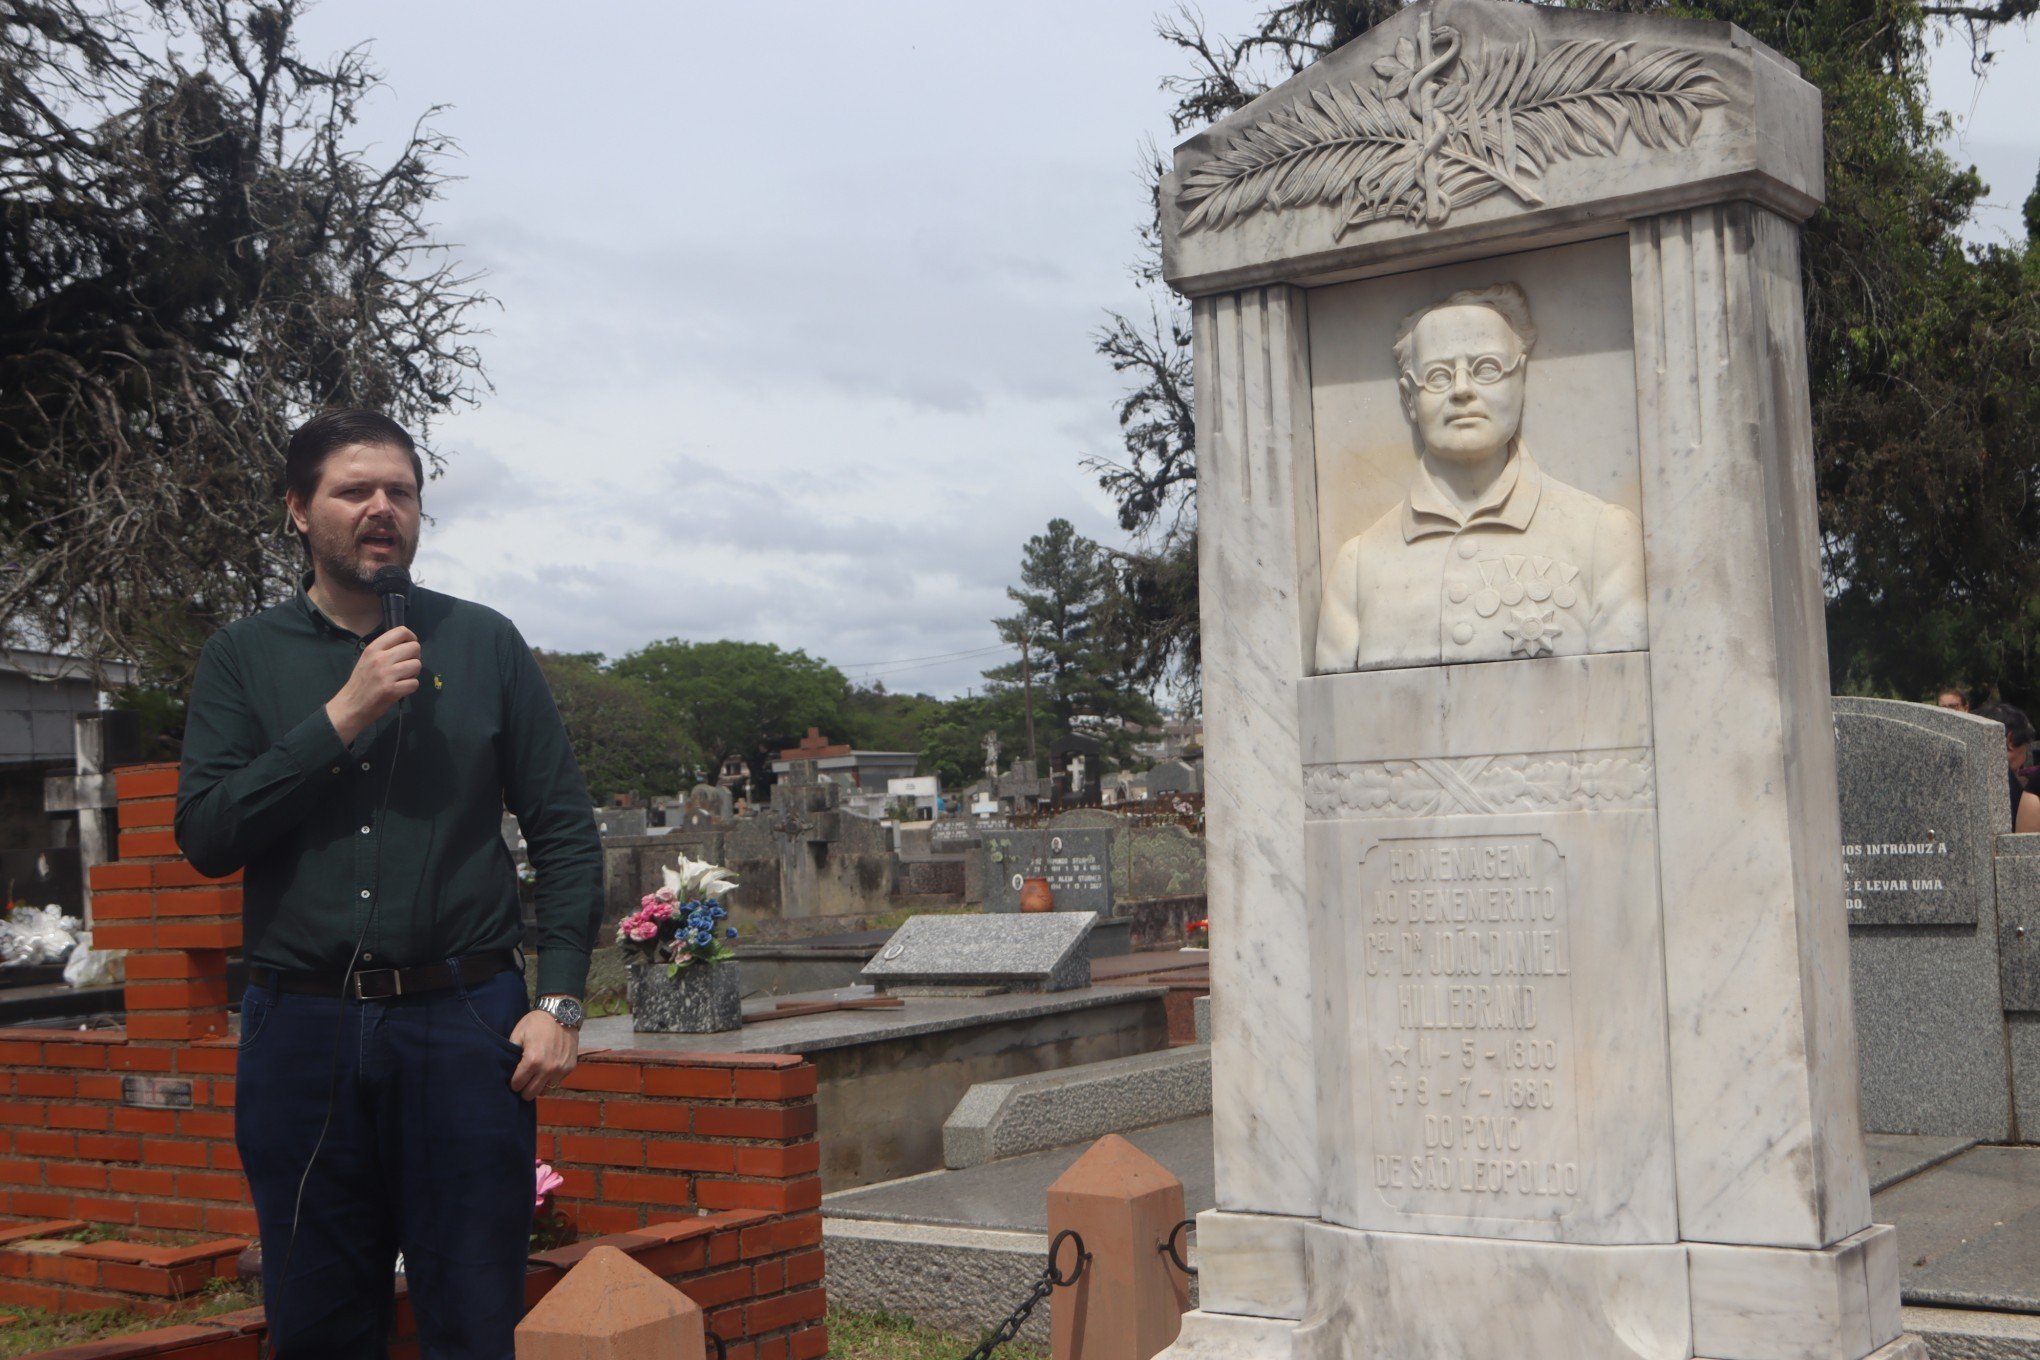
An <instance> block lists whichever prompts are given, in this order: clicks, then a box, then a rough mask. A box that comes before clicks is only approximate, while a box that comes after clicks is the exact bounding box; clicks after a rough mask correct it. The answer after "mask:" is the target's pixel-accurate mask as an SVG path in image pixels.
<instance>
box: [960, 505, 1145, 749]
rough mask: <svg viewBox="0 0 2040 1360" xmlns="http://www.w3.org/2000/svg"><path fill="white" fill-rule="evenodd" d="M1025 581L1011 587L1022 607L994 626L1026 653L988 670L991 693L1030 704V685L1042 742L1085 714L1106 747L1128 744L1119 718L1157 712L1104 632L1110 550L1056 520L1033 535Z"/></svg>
mask: <svg viewBox="0 0 2040 1360" xmlns="http://www.w3.org/2000/svg"><path fill="white" fill-rule="evenodd" d="M1020 582H1021V583H1020V584H1019V585H1017V586H1008V587H1007V588H1006V595H1007V597H1008V598H1009V599H1011V600H1012V601H1013V602H1014V603H1016V604H1018V605H1019V606H1020V612H1019V613H1017V614H1013V615H1011V616H1009V617H1007V618H1003V619H995V620H993V623H994V626H996V627H997V628H998V630H999V636H1000V637H1001V638H1003V639H1004V640H1005V641H1007V642H1009V643H1011V644H1013V645H1014V646H1023V645H1024V646H1025V647H1026V649H1027V656H1026V659H1025V661H1024V662H1022V661H1014V662H1011V663H1008V664H1007V665H1003V666H997V667H994V668H993V669H991V670H988V671H986V672H985V673H984V675H985V680H986V682H987V683H988V684H989V685H990V686H991V689H992V691H993V693H994V694H997V695H1000V696H1006V697H1018V698H1019V699H1020V701H1021V703H1022V704H1023V705H1025V704H1026V703H1027V701H1028V700H1027V695H1028V691H1029V689H1030V688H1031V690H1032V692H1033V696H1032V697H1033V704H1034V712H1035V723H1036V730H1035V741H1036V745H1037V747H1043V746H1046V745H1047V743H1048V742H1049V741H1052V740H1053V739H1054V738H1055V737H1057V736H1060V735H1062V734H1063V733H1065V732H1069V731H1072V730H1074V729H1075V728H1076V727H1078V726H1079V725H1080V720H1086V719H1088V720H1091V721H1089V722H1083V723H1082V724H1081V725H1083V726H1085V727H1086V729H1087V730H1089V731H1092V732H1093V733H1094V734H1096V735H1098V736H1100V738H1101V739H1103V740H1106V741H1107V743H1108V746H1114V747H1116V746H1124V745H1126V744H1127V743H1126V742H1124V741H1122V740H1121V739H1120V738H1121V735H1122V734H1120V733H1119V732H1118V730H1117V723H1118V722H1119V721H1120V720H1126V721H1131V722H1137V723H1144V722H1148V721H1151V720H1152V719H1153V717H1154V711H1155V710H1154V705H1153V703H1151V702H1150V701H1149V700H1148V698H1147V696H1146V695H1144V694H1142V693H1141V692H1140V691H1139V690H1138V689H1137V688H1135V686H1134V684H1133V682H1132V679H1131V677H1130V676H1129V675H1128V673H1127V667H1126V666H1125V664H1124V659H1123V658H1122V657H1121V656H1119V655H1118V654H1116V653H1115V652H1114V651H1113V650H1112V648H1111V646H1110V642H1109V639H1108V636H1107V634H1106V632H1105V628H1104V622H1105V619H1106V616H1107V611H1108V608H1109V605H1110V601H1111V595H1112V575H1111V570H1110V564H1109V562H1108V560H1107V558H1106V554H1105V552H1104V550H1103V549H1101V548H1100V547H1099V546H1098V545H1097V544H1096V543H1093V542H1092V541H1091V540H1090V539H1088V538H1085V537H1084V536H1083V535H1081V534H1079V533H1078V532H1077V531H1076V526H1074V525H1073V524H1071V523H1070V522H1069V521H1068V520H1066V519H1052V520H1050V521H1049V522H1048V528H1047V530H1046V531H1045V532H1043V533H1039V534H1036V535H1035V536H1034V537H1032V538H1030V539H1028V540H1027V546H1026V547H1025V548H1024V549H1023V550H1022V552H1021V562H1020ZM1023 717H1024V714H1023ZM1044 720H1045V721H1046V728H1047V730H1045V731H1044V730H1043V729H1042V723H1043V722H1044ZM1023 725H1024V724H1023ZM1023 749H1024V747H1023Z"/></svg>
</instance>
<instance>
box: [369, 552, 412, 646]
mask: <svg viewBox="0 0 2040 1360" xmlns="http://www.w3.org/2000/svg"><path fill="white" fill-rule="evenodd" d="M369 584H370V585H371V586H372V587H373V588H374V590H375V593H376V598H377V599H379V600H380V601H381V602H382V626H383V629H384V631H385V632H387V631H388V630H389V629H392V628H402V627H403V626H404V611H405V608H406V607H407V606H408V605H409V603H410V594H411V573H410V572H408V571H405V570H404V569H403V568H402V567H384V568H382V569H381V570H380V571H378V572H376V574H375V575H374V576H373V577H371V578H370V579H369Z"/></svg>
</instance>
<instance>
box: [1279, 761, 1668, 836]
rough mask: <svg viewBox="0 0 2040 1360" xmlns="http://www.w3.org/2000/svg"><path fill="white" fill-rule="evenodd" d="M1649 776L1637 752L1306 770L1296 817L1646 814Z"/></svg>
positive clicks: (1651, 790)
mask: <svg viewBox="0 0 2040 1360" xmlns="http://www.w3.org/2000/svg"><path fill="white" fill-rule="evenodd" d="M1654 774H1655V772H1654V770H1653V762H1652V760H1651V753H1650V752H1649V751H1648V750H1644V749H1635V750H1620V751H1549V752H1543V753H1540V754H1536V755H1499V756H1472V757H1465V758H1460V759H1433V760H1381V761H1361V762H1354V763H1351V764H1342V765H1313V766H1310V767H1308V768H1306V769H1305V770H1304V772H1303V800H1304V814H1305V816H1307V817H1309V818H1310V819H1311V820H1313V821H1349V820H1369V819H1373V818H1377V817H1442V816H1449V815H1453V814H1456V813H1475V814H1493V813H1502V812H1579V811H1587V810H1591V809H1598V808H1644V809H1648V808H1651V807H1654V806H1655V805H1656V798H1657V789H1656V779H1655V777H1654Z"/></svg>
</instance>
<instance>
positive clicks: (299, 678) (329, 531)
mask: <svg viewBox="0 0 2040 1360" xmlns="http://www.w3.org/2000/svg"><path fill="white" fill-rule="evenodd" d="M421 473H422V467H421V465H420V462H419V460H418V456H417V453H416V451H415V448H414V447H413V445H412V442H411V439H410V436H409V435H408V434H406V433H405V432H404V431H403V429H402V428H401V427H400V426H398V425H396V424H395V423H394V422H393V421H390V420H388V419H387V418H385V417H383V416H380V415H376V414H374V413H372V412H362V411H342V412H331V413H328V414H326V415H323V416H319V417H317V418H315V419H314V420H312V421H311V422H309V423H307V425H306V426H305V427H304V428H303V429H301V430H300V431H298V433H297V434H296V435H295V436H294V437H293V439H292V441H291V447H290V451H289V454H288V457H287V460H286V473H285V479H286V483H287V485H288V491H287V494H286V501H287V503H288V505H289V508H290V513H291V516H292V519H293V521H294V523H295V525H296V527H297V530H298V532H299V534H300V535H301V536H302V537H303V538H304V540H305V542H306V546H307V549H308V551H309V553H310V556H311V559H312V570H311V572H310V573H309V574H308V575H307V576H306V578H305V580H304V583H303V585H302V588H301V589H300V590H299V591H298V593H297V595H296V596H295V598H293V599H291V600H290V601H288V602H286V603H284V604H280V605H278V606H276V607H275V608H272V609H269V610H267V611H265V612H263V613H261V614H258V615H256V616H254V617H253V618H248V619H243V620H241V621H240V622H238V623H234V624H230V625H229V626H228V627H226V628H224V629H222V630H221V631H220V632H219V633H218V634H216V635H215V636H214V637H213V638H212V639H211V640H210V641H208V642H207V644H206V646H205V650H204V652H203V653H202V655H201V657H200V660H199V666H198V673H197V676H196V679H195V680H194V682H193V686H192V693H191V702H190V706H189V710H188V716H187V719H186V728H185V742H184V762H183V773H182V777H181V781H180V785H179V789H178V800H177V819H176V824H177V837H178V843H179V845H180V846H181V847H182V848H183V850H184V853H185V855H186V856H187V857H188V858H189V859H190V860H191V862H192V863H193V864H194V865H195V866H197V867H198V868H199V869H200V870H201V871H202V872H205V873H209V874H215V875H218V874H226V873H230V872H232V871H233V870H235V869H241V870H244V871H245V874H244V882H243V913H244V920H245V926H246V929H245V948H246V950H247V956H248V961H249V964H250V970H249V977H250V986H249V988H248V991H247V994H246V996H245V998H244V1000H243V1007H242V1033H241V1056H240V1070H239V1074H238V1076H239V1081H238V1087H237V1099H236V1105H237V1110H236V1140H237V1143H238V1144H239V1148H240V1152H241V1157H242V1161H243V1164H244V1166H245V1167H246V1169H247V1173H248V1179H249V1184H250V1187H251V1190H252V1191H253V1195H254V1199H255V1208H256V1214H257V1217H258V1219H259V1220H260V1223H261V1229H262V1239H263V1248H264V1250H263V1276H264V1280H263V1284H264V1293H265V1300H266V1302H267V1306H268V1309H269V1320H270V1327H271V1335H272V1337H274V1338H275V1339H276V1341H277V1342H278V1346H279V1353H280V1354H282V1355H284V1356H286V1357H291V1358H292V1360H295V1357H298V1356H326V1355H332V1356H348V1357H352V1356H379V1355H382V1354H383V1353H384V1347H385V1345H386V1341H385V1338H386V1337H387V1335H388V1330H389V1326H388V1324H389V1316H390V1312H389V1310H390V1306H391V1292H392V1291H391V1285H392V1277H391V1268H392V1265H393V1263H394V1259H395V1257H396V1255H397V1253H398V1252H399V1251H400V1250H401V1251H402V1252H403V1253H404V1257H405V1262H406V1271H407V1275H408V1277H409V1280H410V1282H411V1287H412V1298H413V1301H414V1306H415V1311H416V1313H417V1318H418V1325H419V1332H420V1338H421V1342H422V1343H423V1351H424V1354H425V1355H427V1356H430V1357H442V1356H446V1357H451V1356H460V1357H470V1356H472V1357H476V1358H477V1360H484V1358H486V1360H510V1357H511V1354H512V1334H513V1330H514V1328H515V1326H516V1323H517V1321H518V1319H519V1317H520V1316H521V1313H522V1303H523V1277H524V1258H525V1253H526V1249H527V1242H528V1236H529V1232H530V1222H531V1195H532V1189H533V1182H532V1166H533V1160H534V1159H533V1151H534V1149H535V1143H536V1122H535V1118H534V1114H533V1105H532V1103H531V1102H532V1101H534V1100H535V1099H536V1098H537V1096H538V1095H539V1094H540V1093H542V1092H543V1091H545V1090H547V1089H549V1088H551V1087H552V1086H554V1085H556V1084H557V1083H558V1082H559V1081H560V1080H561V1079H563V1078H564V1077H565V1076H566V1074H567V1073H568V1072H570V1071H571V1070H572V1069H573V1066H574V1058H575V1051H576V1033H577V1030H578V1027H579V1024H580V1005H579V997H580V994H581V990H582V987H583V984H584V982H585V980H586V977H587V971H588V954H589V950H590V949H591V947H592V946H593V944H594V939H595V933H596V929H597V926H598V924H599V920H600V915H601V904H602V852H601V842H600V838H599V837H598V835H597V833H596V830H595V822H594V816H593V813H592V811H591V809H590V805H589V798H588V792H587V788H586V786H585V785H584V783H583V782H582V779H581V775H580V771H579V770H578V769H577V768H576V766H575V763H574V759H573V755H572V753H571V751H570V749H569V747H568V744H567V737H566V732H565V730H564V728H563V727H562V726H561V723H560V718H559V714H558V711H557V710H556V709H555V707H554V705H553V701H552V696H551V694H550V693H549V692H548V691H547V689H546V685H545V681H544V679H543V677H542V676H541V675H540V673H539V670H538V667H537V665H536V663H535V662H534V661H533V660H532V656H531V651H530V649H529V648H528V647H526V646H525V644H524V640H523V639H522V638H521V637H519V636H518V633H517V630H516V629H515V628H514V627H513V626H512V625H511V624H510V622H509V621H508V620H507V619H505V618H503V617H502V616H501V615H500V614H497V613H495V612H494V611H493V610H489V609H486V608H484V607H482V606H480V605H476V604H471V603H468V602H466V601H464V600H457V599H454V598H452V597H450V596H446V595H441V594H438V593H436V592H432V591H424V590H415V589H414V590H412V591H410V592H409V610H408V618H407V623H408V626H404V627H394V628H388V629H385V628H383V627H382V617H381V606H380V601H379V600H378V597H377V594H376V591H375V579H376V577H377V575H378V573H379V572H382V571H384V570H385V569H387V568H391V567H396V568H404V567H408V565H409V563H410V561H411V558H412V556H413V554H414V553H415V552H416V550H417V544H418V532H419V525H420V511H419V485H420V477H421ZM505 807H507V808H508V809H509V810H510V811H511V812H512V813H514V814H516V816H517V819H518V822H519V825H520V827H521V828H522V831H523V835H524V839H525V842H526V844H527V846H528V847H529V852H530V856H531V861H532V864H533V866H534V868H535V869H536V870H537V872H538V886H537V900H536V913H537V920H538V947H539V952H538V991H539V994H540V1000H539V1004H538V1007H537V1008H533V1007H531V1005H530V1003H529V1001H528V999H527V996H526V993H525V990H524V979H523V973H522V969H521V967H520V966H519V962H520V957H521V956H520V955H519V953H518V945H519V941H520V938H521V934H522V923H521V920H520V909H519V902H518V892H517V878H516V872H515V868H514V866H513V864H512V862H511V858H510V853H509V850H508V848H507V847H506V846H505V845H504V843H503V837H502V831H501V826H502V814H503V810H504V809H505Z"/></svg>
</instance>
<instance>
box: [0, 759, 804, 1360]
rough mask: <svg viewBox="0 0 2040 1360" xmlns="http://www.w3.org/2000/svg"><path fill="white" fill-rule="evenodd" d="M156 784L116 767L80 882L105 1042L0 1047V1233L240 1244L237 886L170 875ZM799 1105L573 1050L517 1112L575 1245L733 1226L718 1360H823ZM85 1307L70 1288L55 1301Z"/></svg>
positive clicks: (795, 1068)
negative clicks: (641, 1232)
mask: <svg viewBox="0 0 2040 1360" xmlns="http://www.w3.org/2000/svg"><path fill="white" fill-rule="evenodd" d="M176 778H177V772H176V767H175V766H168V765H164V766H140V767H135V768H132V769H126V770H122V771H120V773H119V775H118V776H117V779H118V784H117V789H118V793H119V796H120V819H121V820H120V824H121V835H120V846H121V852H122V857H121V859H120V860H119V862H117V863H112V864H104V865H99V866H97V867H95V868H94V869H93V870H92V885H93V892H94V902H93V908H94V913H95V922H94V943H96V944H99V945H102V946H103V947H107V948H122V949H128V950H131V951H133V952H131V953H130V954H129V956H128V961H127V962H128V979H129V981H128V989H127V1005H128V1022H127V1028H126V1029H125V1030H101V1031H70V1030H0V1212H4V1213H5V1214H6V1215H8V1216H9V1217H11V1218H13V1219H16V1220H22V1219H61V1218H76V1219H82V1220H84V1221H86V1222H89V1223H103V1224H112V1225H120V1226H126V1227H133V1228H137V1229H161V1230H176V1231H180V1232H209V1233H215V1234H230V1235H241V1236H251V1237H252V1236H253V1235H254V1234H255V1220H254V1212H253V1210H252V1209H251V1208H250V1207H249V1201H248V1194H247V1183H246V1181H245V1180H244V1179H243V1178H242V1176H241V1171H240V1159H239V1157H238V1156H237V1155H236V1153H235V1151H234V1128H233V1105H234V1080H233V1077H234V1058H235V1046H234V1041H233V1039H232V1038H231V1037H230V1035H229V1033H228V1030H229V1025H228V1016H227V1007H226V951H227V950H228V949H230V948H235V947H238V945H239V943H240V930H241V922H240V888H239V886H238V882H237V881H236V880H232V879H229V880H211V879H206V878H203V877H201V876H200V875H198V874H197V873H196V872H195V871H194V870H192V869H191V867H190V866H189V865H187V864H185V863H184V862H183V861H182V860H181V859H178V858H176V847H175V845H174V843H173V842H172V841H171V839H170V836H169V830H168V826H169V820H170V807H171V805H172V801H173V799H174V795H175V792H176ZM129 1077H167V1078H172V1079H176V1080H180V1081H189V1082H190V1083H191V1092H190V1094H191V1102H192V1103H191V1108H190V1109H157V1108H145V1107H139V1106H134V1105H130V1104H127V1103H126V1102H124V1100H123V1098H122V1093H123V1082H124V1079H126V1078H129ZM814 1095H815V1071H814V1068H813V1067H812V1066H810V1065H809V1064H808V1063H807V1062H805V1061H804V1060H802V1059H800V1058H798V1057H793V1056H785V1055H772V1054H761V1055H742V1054H738V1055H724V1054H683V1053H668V1052H652V1051H645V1050H631V1049H618V1050H590V1051H584V1052H583V1053H582V1055H581V1065H580V1066H579V1068H577V1069H576V1070H575V1072H574V1073H573V1075H572V1076H570V1077H569V1078H568V1079H567V1081H566V1083H565V1084H564V1086H563V1087H562V1088H561V1093H560V1094H559V1095H556V1096H549V1097H546V1098H545V1099H542V1100H541V1101H540V1102H539V1152H540V1155H542V1156H544V1157H545V1158H546V1159H547V1160H548V1161H550V1162H551V1163H552V1164H553V1166H554V1168H555V1169H556V1170H558V1171H559V1172H560V1174H561V1175H563V1176H565V1177H566V1185H565V1186H564V1187H563V1188H562V1189H561V1190H560V1191H559V1193H558V1195H557V1196H556V1199H557V1202H558V1203H559V1204H560V1205H561V1207H563V1208H565V1209H567V1210H568V1211H569V1212H570V1213H571V1214H572V1215H573V1217H574V1219H575V1221H576V1223H577V1224H578V1225H579V1226H580V1228H581V1230H582V1231H583V1232H584V1233H590V1232H592V1233H628V1232H630V1231H631V1230H633V1229H638V1228H644V1227H647V1226H648V1225H653V1224H661V1223H666V1222H669V1221H670V1220H674V1219H676V1218H678V1217H680V1216H684V1215H690V1214H694V1213H696V1212H703V1213H715V1212H717V1211H740V1210H741V1211H754V1212H753V1213H751V1214H746V1215H744V1219H745V1223H746V1224H747V1226H745V1227H744V1228H743V1230H742V1236H741V1238H733V1239H732V1242H733V1243H735V1244H737V1245H733V1247H732V1248H731V1250H732V1251H733V1252H734V1253H735V1254H734V1255H731V1256H729V1257H728V1259H727V1260H726V1261H723V1262H721V1263H720V1264H721V1266H722V1269H721V1270H719V1271H710V1272H707V1273H706V1274H705V1275H704V1276H703V1277H702V1280H701V1281H699V1282H698V1283H700V1284H701V1286H702V1287H703V1288H705V1289H707V1290H708V1294H707V1296H704V1295H703V1294H698V1293H694V1290H695V1285H694V1284H690V1285H689V1292H690V1293H691V1294H694V1297H695V1299H696V1301H697V1302H698V1303H700V1304H701V1305H702V1306H703V1307H704V1308H706V1309H709V1310H710V1314H711V1321H710V1325H711V1327H712V1328H713V1329H714V1330H716V1331H717V1333H718V1334H719V1335H721V1336H722V1337H723V1338H724V1339H725V1340H726V1341H729V1342H731V1343H733V1344H732V1347H731V1356H732V1360H807V1356H808V1355H809V1354H813V1355H819V1354H820V1353H821V1349H823V1348H825V1346H826V1341H825V1338H823V1337H822V1334H821V1329H820V1326H819V1324H820V1320H821V1316H822V1311H823V1302H822V1290H821V1238H822V1232H821V1213H820V1205H821V1197H822V1192H821V1177H820V1174H819V1168H820V1165H821V1150H820V1145H819V1144H818V1143H817V1142H816V1141H815V1103H814ZM704 1250H706V1248H704ZM739 1261H741V1264H738V1262H739ZM661 1273H665V1272H663V1271H662V1272H661ZM66 1287H67V1286H65V1284H64V1283H63V1282H61V1281H44V1280H28V1279H7V1278H0V1304H4V1303H18V1304H29V1305H32V1306H37V1307H45V1308H53V1309H63V1308H65V1307H66V1306H67V1301H66V1298H65V1289H66ZM98 1305H99V1301H97V1300H88V1299H87V1298H86V1297H85V1294H84V1293H82V1292H81V1294H80V1296H79V1297H78V1298H76V1299H74V1300H71V1301H70V1304H69V1306H71V1307H94V1306H98ZM799 1338H806V1340H799ZM740 1339H741V1340H743V1342H744V1344H743V1345H742V1346H739V1345H737V1344H735V1343H737V1342H739V1340H740Z"/></svg>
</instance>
